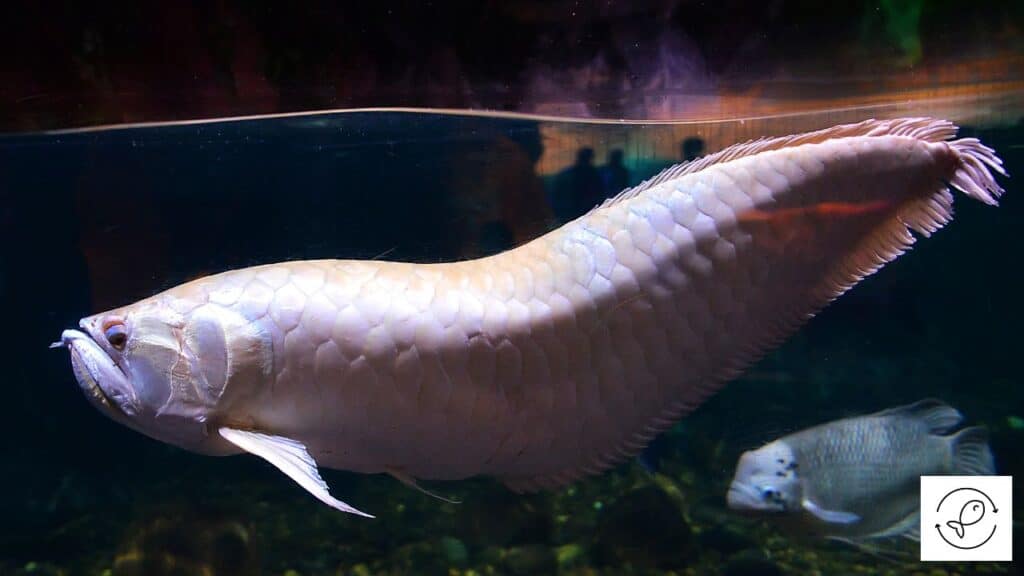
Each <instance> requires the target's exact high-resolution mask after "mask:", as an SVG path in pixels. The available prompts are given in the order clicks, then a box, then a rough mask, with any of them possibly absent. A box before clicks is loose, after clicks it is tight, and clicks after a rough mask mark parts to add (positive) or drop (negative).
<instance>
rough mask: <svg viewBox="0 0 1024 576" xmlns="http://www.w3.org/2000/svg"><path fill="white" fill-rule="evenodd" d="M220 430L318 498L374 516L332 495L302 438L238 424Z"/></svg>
mask: <svg viewBox="0 0 1024 576" xmlns="http://www.w3.org/2000/svg"><path fill="white" fill-rule="evenodd" d="M218 432H219V433H220V435H221V436H223V437H224V439H225V440H227V441H228V442H231V443H232V444H234V445H235V446H238V447H239V448H241V449H242V450H245V451H246V452H248V453H250V454H254V455H256V456H259V457H260V458H263V459H264V460H266V461H267V462H270V463H271V464H273V465H274V466H275V467H276V468H277V469H278V470H280V471H281V472H284V473H285V475H286V476H288V477H289V478H291V479H292V480H294V481H295V482H296V483H298V485H299V486H302V487H303V488H305V489H306V491H307V492H309V493H310V494H312V495H313V496H315V497H316V498H317V500H320V501H321V502H323V503H324V504H327V505H328V506H330V507H331V508H334V509H335V510H341V511H342V512H348V513H350V514H356V515H359V516H365V517H367V518H373V516H371V515H370V514H367V513H365V512H361V511H359V510H356V509H355V508H353V507H351V506H349V505H348V504H345V503H344V502H342V501H341V500H338V499H337V498H335V497H333V496H331V493H330V488H328V486H327V483H326V482H324V480H323V478H321V477H320V472H319V471H318V470H317V466H316V461H315V460H313V457H312V456H310V455H309V452H308V451H307V450H306V446H305V445H304V444H302V442H299V441H298V440H292V439H291V438H285V437H283V436H272V435H269V434H262V433H260V432H252V431H250V430H237V429H235V428H221V429H219V430H218Z"/></svg>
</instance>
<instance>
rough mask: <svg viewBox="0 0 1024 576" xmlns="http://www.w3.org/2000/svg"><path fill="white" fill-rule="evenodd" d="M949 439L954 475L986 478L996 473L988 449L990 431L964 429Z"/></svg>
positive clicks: (972, 428)
mask: <svg viewBox="0 0 1024 576" xmlns="http://www.w3.org/2000/svg"><path fill="white" fill-rule="evenodd" d="M949 439H950V443H951V444H952V447H953V473H954V474H958V475H963V476H985V475H989V474H995V473H996V466H995V463H994V462H993V460H992V451H991V450H989V447H988V431H986V430H985V429H984V428H982V427H980V426H974V427H971V428H964V429H963V430H961V431H959V432H957V433H956V434H953V435H952V436H950V437H949Z"/></svg>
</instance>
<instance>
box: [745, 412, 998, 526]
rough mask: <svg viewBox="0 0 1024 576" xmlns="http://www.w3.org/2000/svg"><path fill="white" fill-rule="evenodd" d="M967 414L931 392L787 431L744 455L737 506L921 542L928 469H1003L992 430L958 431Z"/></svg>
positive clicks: (950, 472) (805, 522)
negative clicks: (923, 490)
mask: <svg viewBox="0 0 1024 576" xmlns="http://www.w3.org/2000/svg"><path fill="white" fill-rule="evenodd" d="M961 420H962V416H961V414H960V412H958V411H957V410H956V409H954V408H952V407H950V406H947V405H946V404H943V403H942V402H940V401H938V400H930V399H929V400H921V401H919V402H916V403H914V404H909V405H907V406H900V407H896V408H890V409H888V410H883V411H881V412H877V413H874V414H869V415H866V416H858V417H852V418H844V419H841V420H836V421H833V422H828V423H825V424H820V425H818V426H814V427H812V428H808V429H806V430H802V431H800V432H796V433H794V434H790V435H787V436H784V437H782V438H779V439H778V440H775V441H773V442H770V443H768V444H766V445H765V446H762V447H761V448H759V449H757V450H752V451H748V452H745V453H744V454H743V455H742V456H741V457H740V460H739V464H738V465H737V468H736V475H735V476H734V477H733V481H732V485H731V486H730V487H729V493H728V496H727V500H728V504H729V507H730V508H732V509H734V510H741V511H747V512H762V513H780V514H782V515H784V516H788V517H790V518H794V519H796V520H797V522H796V524H797V525H798V526H800V527H802V528H809V529H810V530H811V531H813V532H816V533H820V534H822V535H824V536H826V537H830V538H835V539H840V540H847V541H852V542H857V541H862V540H868V539H874V538H887V537H894V536H904V537H907V538H911V539H915V540H916V539H917V538H918V536H919V526H918V525H919V523H920V522H919V518H920V506H919V503H920V496H919V494H920V477H921V476H922V475H953V474H955V475H986V474H993V473H994V472H995V467H994V465H993V462H992V453H991V452H990V451H989V447H988V435H987V433H986V431H985V429H984V428H981V427H972V428H964V429H963V430H960V431H959V432H956V433H953V434H951V433H950V432H951V431H952V430H953V429H954V428H955V427H956V426H957V425H958V424H960V422H961Z"/></svg>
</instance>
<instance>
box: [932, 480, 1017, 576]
mask: <svg viewBox="0 0 1024 576" xmlns="http://www.w3.org/2000/svg"><path fill="white" fill-rule="evenodd" d="M1012 511H1013V479H1012V477H1010V476H921V561H922V562H928V561H953V562H956V561H993V562H1010V561H1012V560H1013V517H1012Z"/></svg>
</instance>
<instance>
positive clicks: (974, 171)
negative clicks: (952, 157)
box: [949, 138, 1007, 206]
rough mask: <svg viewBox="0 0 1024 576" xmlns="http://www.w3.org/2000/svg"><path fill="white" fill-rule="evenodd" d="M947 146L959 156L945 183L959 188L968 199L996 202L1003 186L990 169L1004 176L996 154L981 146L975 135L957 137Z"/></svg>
mask: <svg viewBox="0 0 1024 576" xmlns="http://www.w3.org/2000/svg"><path fill="white" fill-rule="evenodd" d="M949 147H950V148H952V149H953V150H955V151H956V153H957V155H958V156H959V157H960V165H959V166H958V167H957V169H956V172H954V173H953V177H952V178H951V179H950V180H949V183H950V184H952V185H953V186H955V187H956V188H957V189H958V190H961V191H963V193H964V194H967V195H968V196H970V197H971V198H974V199H977V200H981V201H982V202H984V203H986V204H991V205H993V206H994V205H996V204H997V203H998V202H997V200H998V198H999V197H1000V196H1002V194H1003V188H1002V187H1001V186H1000V185H999V183H998V182H996V178H995V175H993V174H992V171H993V170H995V171H996V172H998V173H1000V174H1002V175H1003V176H1006V175H1007V174H1006V170H1005V169H1003V161H1002V160H1000V159H999V156H996V152H995V150H993V149H991V148H989V147H988V146H985V145H984V144H982V143H981V141H980V140H978V139H977V138H961V139H959V140H953V141H951V142H950V143H949Z"/></svg>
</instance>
